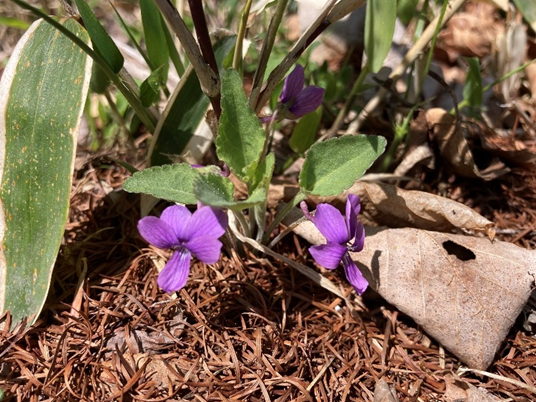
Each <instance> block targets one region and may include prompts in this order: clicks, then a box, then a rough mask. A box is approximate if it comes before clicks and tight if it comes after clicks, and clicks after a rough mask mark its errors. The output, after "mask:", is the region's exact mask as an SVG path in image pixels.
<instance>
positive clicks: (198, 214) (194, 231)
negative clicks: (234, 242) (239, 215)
mask: <svg viewBox="0 0 536 402" xmlns="http://www.w3.org/2000/svg"><path fill="white" fill-rule="evenodd" d="M226 230H227V214H226V213H225V212H224V211H223V210H221V209H219V208H213V207H202V208H199V209H198V210H197V211H195V212H194V214H193V215H192V219H191V220H190V238H189V239H188V240H193V239H194V238H196V237H199V236H211V237H214V238H216V239H217V238H218V237H220V236H222V235H223V234H224V233H225V231H226Z"/></svg>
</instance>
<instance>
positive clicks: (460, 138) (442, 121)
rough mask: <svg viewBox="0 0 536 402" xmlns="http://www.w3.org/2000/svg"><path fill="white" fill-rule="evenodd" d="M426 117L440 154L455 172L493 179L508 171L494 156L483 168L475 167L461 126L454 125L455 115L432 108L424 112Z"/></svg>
mask: <svg viewBox="0 0 536 402" xmlns="http://www.w3.org/2000/svg"><path fill="white" fill-rule="evenodd" d="M426 119H427V121H428V126H429V129H430V132H431V133H432V134H433V138H434V139H435V141H436V142H437V144H438V146H439V151H440V153H441V156H442V157H443V159H444V161H445V162H446V163H447V164H448V165H449V167H450V168H451V169H452V170H453V171H454V172H455V173H457V174H459V175H461V176H465V177H479V178H481V179H484V180H493V179H496V178H497V177H499V176H501V175H503V174H505V173H507V172H509V169H508V168H507V167H506V166H505V165H504V163H502V162H501V161H499V160H498V159H496V158H494V159H493V160H492V162H491V163H490V164H489V165H488V166H487V167H486V168H485V169H479V167H477V165H476V164H475V161H474V159H473V154H472V152H471V149H470V147H469V144H468V143H467V141H466V140H465V137H464V135H463V132H462V130H461V128H460V127H457V126H456V117H455V116H453V115H451V114H450V113H448V112H447V111H445V110H444V109H440V108H434V109H430V110H428V111H427V112H426Z"/></svg>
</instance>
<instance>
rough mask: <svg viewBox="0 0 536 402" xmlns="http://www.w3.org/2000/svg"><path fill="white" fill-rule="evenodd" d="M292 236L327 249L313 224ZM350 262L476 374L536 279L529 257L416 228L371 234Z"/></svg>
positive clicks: (505, 246) (533, 256)
mask: <svg viewBox="0 0 536 402" xmlns="http://www.w3.org/2000/svg"><path fill="white" fill-rule="evenodd" d="M295 231H296V232H297V233H298V234H299V235H300V236H302V237H304V238H305V239H306V240H308V241H309V242H310V243H312V244H321V243H324V242H325V239H324V238H323V236H322V235H321V234H320V233H319V232H318V231H317V230H316V228H315V227H314V225H312V224H310V222H306V223H304V224H302V225H300V226H298V228H296V230H295ZM350 255H351V256H352V258H353V260H354V261H355V262H356V264H357V265H358V266H359V268H360V269H361V271H362V272H363V275H364V276H365V277H366V278H367V280H368V281H369V283H370V287H371V288H372V289H374V290H376V291H377V292H378V293H379V294H380V295H381V296H382V297H383V298H384V299H385V300H387V301H388V302H389V303H391V304H393V305H394V306H396V307H397V308H398V309H399V310H400V311H401V312H403V313H405V314H407V315H409V316H410V317H412V318H413V319H414V320H415V322H416V323H417V324H419V325H421V326H422V328H423V329H424V330H425V331H426V332H427V333H428V334H430V335H431V336H432V337H434V338H435V339H436V340H437V341H438V342H440V343H441V344H442V345H443V346H444V347H445V348H447V349H449V350H450V351H451V352H452V353H454V354H455V355H456V356H458V358H459V359H460V360H461V361H463V362H464V363H466V364H467V365H468V366H470V367H473V368H477V369H486V368H487V367H488V366H489V365H490V364H491V362H492V361H493V358H494V356H495V353H496V352H497V350H498V349H499V347H500V345H501V343H502V342H503V340H504V339H505V337H506V335H507V334H508V331H509V330H510V328H511V327H512V325H513V324H514V322H515V320H516V318H517V316H518V315H519V313H520V312H521V310H522V309H523V306H524V305H525V303H526V302H527V300H528V298H529V296H530V292H531V288H532V286H534V277H535V275H536V252H534V251H529V250H525V249H522V248H519V247H517V246H515V245H513V244H510V243H505V242H499V241H496V242H494V243H492V242H490V241H489V240H488V239H485V238H475V237H468V236H463V235H450V234H445V233H438V232H430V231H424V230H418V229H381V228H375V229H374V232H371V231H368V232H367V237H366V240H365V248H364V249H363V251H362V252H360V253H350Z"/></svg>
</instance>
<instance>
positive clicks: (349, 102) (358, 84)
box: [319, 64, 369, 141]
mask: <svg viewBox="0 0 536 402" xmlns="http://www.w3.org/2000/svg"><path fill="white" fill-rule="evenodd" d="M368 73H369V68H368V64H366V65H365V66H363V69H362V70H361V72H360V73H359V76H358V77H357V79H356V80H355V82H354V86H353V87H352V90H351V91H350V95H348V98H346V102H345V103H344V106H343V107H342V108H341V110H339V113H338V114H337V118H336V119H335V121H334V122H333V125H332V126H331V128H330V130H329V131H328V132H327V133H326V134H324V135H323V136H322V137H321V138H320V139H319V141H323V140H326V139H328V138H331V137H333V136H334V135H336V134H337V131H339V129H340V128H341V126H342V124H343V122H344V118H345V117H346V116H347V115H348V113H349V112H350V109H351V108H352V106H353V104H354V102H355V99H356V98H357V94H358V93H359V92H360V91H361V89H362V88H363V82H364V81H365V77H366V76H367V74H368Z"/></svg>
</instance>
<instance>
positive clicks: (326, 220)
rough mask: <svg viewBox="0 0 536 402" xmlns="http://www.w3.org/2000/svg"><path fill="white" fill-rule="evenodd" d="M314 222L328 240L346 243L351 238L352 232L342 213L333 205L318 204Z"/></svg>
mask: <svg viewBox="0 0 536 402" xmlns="http://www.w3.org/2000/svg"><path fill="white" fill-rule="evenodd" d="M314 224H315V226H316V227H317V229H318V230H319V231H320V233H322V234H323V235H324V237H325V238H326V239H327V240H328V242H334V243H338V244H346V243H347V242H348V240H350V234H349V233H348V229H347V228H346V222H345V220H344V218H343V216H342V214H341V213H340V212H339V210H338V209H337V208H335V207H334V206H332V205H329V204H318V205H317V207H316V212H315V217H314Z"/></svg>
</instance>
